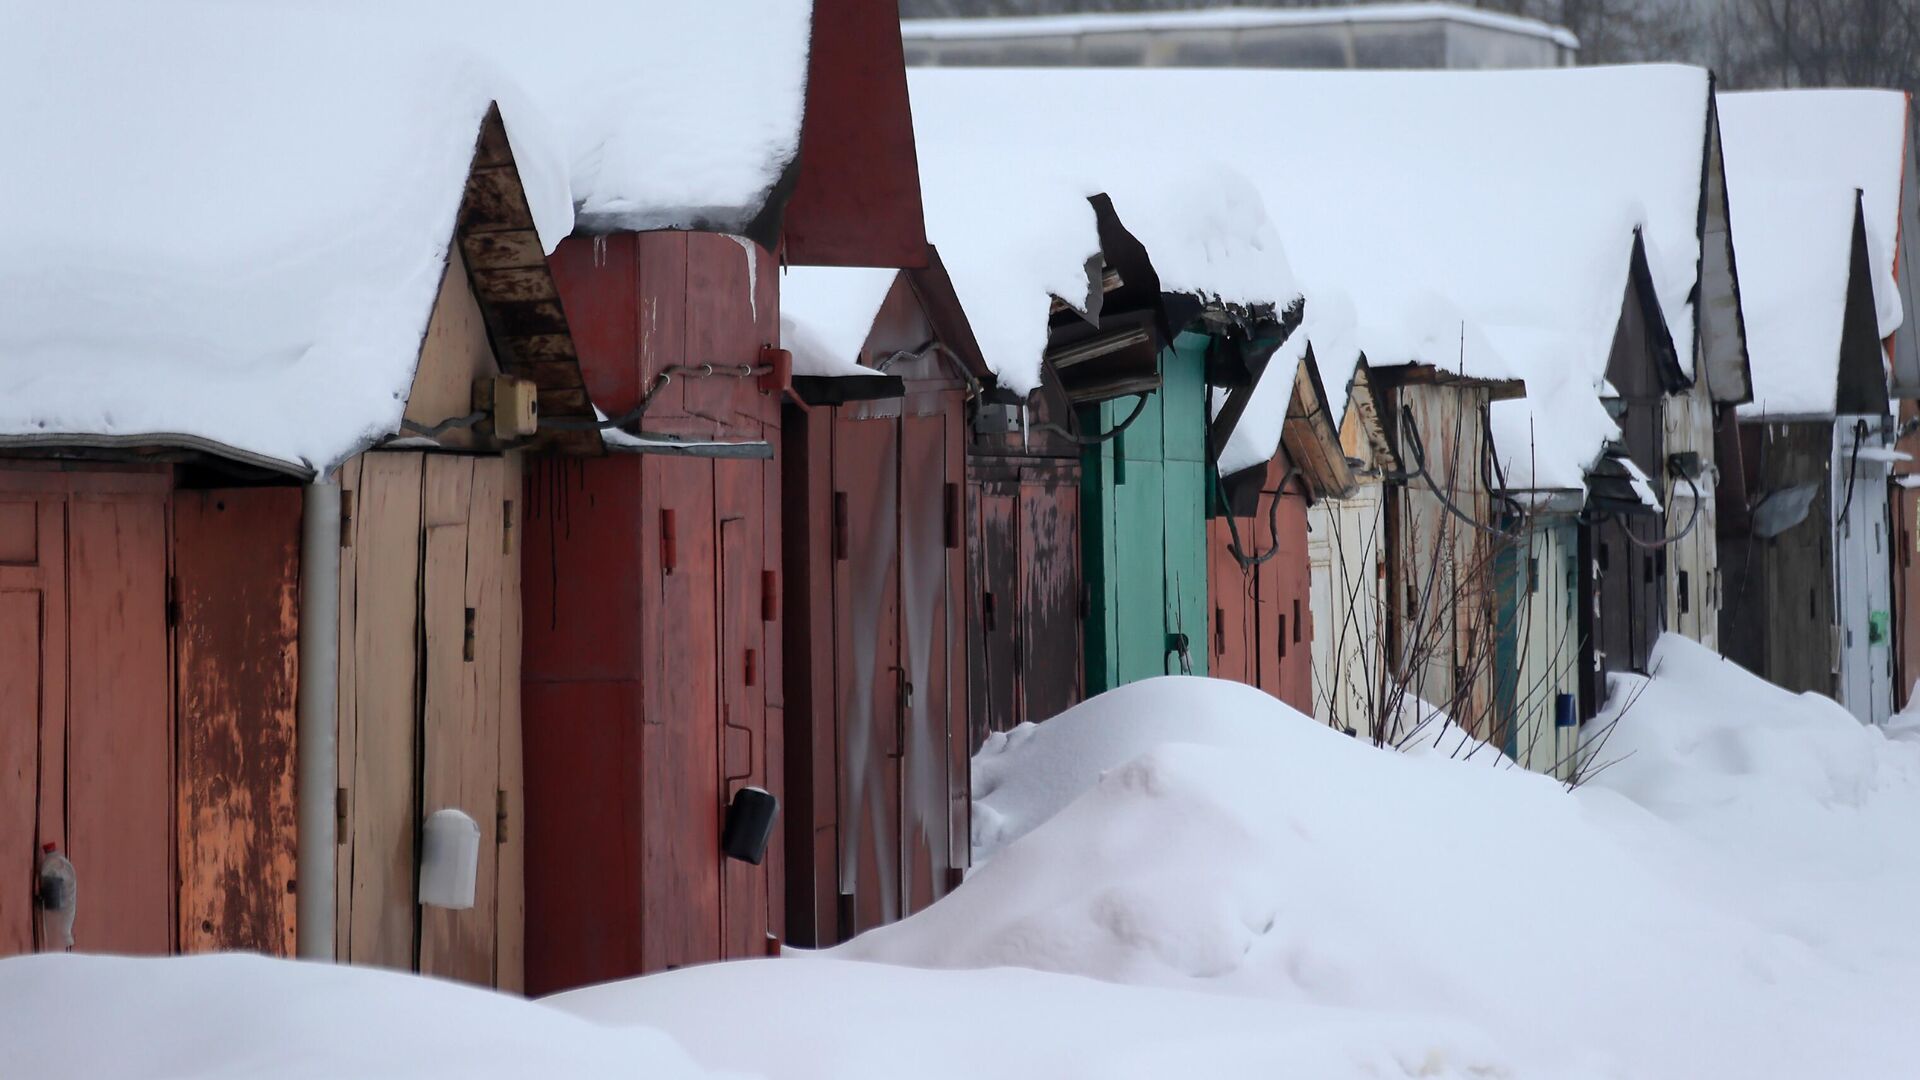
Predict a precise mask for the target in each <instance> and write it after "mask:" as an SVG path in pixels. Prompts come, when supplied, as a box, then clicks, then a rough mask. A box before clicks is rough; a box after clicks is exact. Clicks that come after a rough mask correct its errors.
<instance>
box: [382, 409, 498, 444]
mask: <svg viewBox="0 0 1920 1080" xmlns="http://www.w3.org/2000/svg"><path fill="white" fill-rule="evenodd" d="M491 415H493V414H491V413H489V412H486V411H485V410H482V411H480V412H472V413H468V414H467V415H465V416H456V417H453V418H452V419H450V420H442V421H440V422H439V423H437V424H435V425H433V426H432V427H428V426H426V425H425V424H418V423H415V422H414V421H412V420H402V421H400V427H401V429H402V430H403V431H410V432H412V433H413V434H415V435H420V436H423V437H425V438H429V439H437V438H439V437H440V436H442V435H444V434H446V433H447V432H449V431H451V430H453V429H454V428H470V427H472V426H474V425H475V424H478V423H479V422H480V421H482V420H485V419H486V418H487V417H489V416H491Z"/></svg>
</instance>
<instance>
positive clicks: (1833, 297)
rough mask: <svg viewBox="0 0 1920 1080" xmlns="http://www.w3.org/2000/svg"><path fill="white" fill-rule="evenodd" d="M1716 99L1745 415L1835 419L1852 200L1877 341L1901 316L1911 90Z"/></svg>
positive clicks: (1780, 93) (1801, 92)
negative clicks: (1735, 273) (1746, 378)
mask: <svg viewBox="0 0 1920 1080" xmlns="http://www.w3.org/2000/svg"><path fill="white" fill-rule="evenodd" d="M1719 103H1720V123H1721V131H1722V141H1723V144H1724V146H1725V153H1726V162H1727V196H1728V199H1729V201H1730V203H1731V205H1732V212H1733V243H1734V251H1735V254H1736V256H1737V258H1738V260H1739V264H1740V288H1741V294H1742V297H1743V298H1744V300H1745V308H1746V312H1747V339H1748V349H1749V351H1750V353H1751V355H1752V358H1753V400H1752V401H1751V402H1748V403H1747V404H1744V405H1742V406H1740V413H1741V415H1743V416H1760V415H1767V416H1831V415H1833V411H1834V402H1835V392H1836V388H1837V384H1838V369H1839V365H1840V354H1841V347H1840V346H1841V329H1842V322H1843V317H1844V315H1845V312H1846V305H1847V289H1848V281H1849V268H1850V266H1851V252H1852V241H1853V226H1854V214H1855V205H1856V201H1857V203H1858V206H1859V209H1860V212H1861V215H1862V217H1863V219H1864V221H1865V225H1866V237H1867V261H1868V265H1869V270H1870V276H1871V278H1872V286H1873V298H1874V303H1875V316H1876V321H1877V322H1878V324H1879V332H1880V337H1881V338H1883V339H1884V338H1887V337H1890V336H1892V335H1893V333H1894V331H1896V330H1898V329H1899V328H1900V325H1901V321H1902V315H1903V312H1902V306H1901V302H1900V295H1899V290H1898V288H1897V285H1896V282H1895V280H1894V269H1895V265H1896V251H1897V248H1898V245H1899V242H1900V229H1901V206H1900V201H1901V197H1900V192H1901V182H1902V167H1903V164H1904V162H1905V161H1906V158H1907V141H1906V140H1907V97H1906V95H1905V94H1903V93H1901V92H1899V91H1894V90H1782V91H1763V92H1755V93H1739V94H1722V95H1720V98H1719ZM1909 212H1911V211H1909Z"/></svg>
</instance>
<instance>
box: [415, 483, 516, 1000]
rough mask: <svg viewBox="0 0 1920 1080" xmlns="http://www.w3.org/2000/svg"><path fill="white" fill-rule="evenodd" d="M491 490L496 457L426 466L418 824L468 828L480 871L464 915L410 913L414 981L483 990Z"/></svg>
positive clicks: (490, 888)
mask: <svg viewBox="0 0 1920 1080" xmlns="http://www.w3.org/2000/svg"><path fill="white" fill-rule="evenodd" d="M501 480H502V477H501V476H500V469H499V467H498V461H497V459H475V458H469V457H455V456H452V455H446V454H434V455H430V456H429V457H428V458H427V459H426V463H425V488H424V496H423V497H424V499H425V507H426V509H425V521H424V525H425V537H424V540H423V548H422V569H421V573H422V589H421V611H420V620H421V626H422V631H423V635H422V643H423V650H424V651H423V653H422V656H421V662H422V664H423V665H424V669H425V682H424V684H423V685H424V693H425V697H424V700H423V703H422V714H421V725H422V728H421V751H422V758H421V793H420V807H419V814H420V818H421V820H422V821H424V820H425V819H426V817H427V815H429V814H432V813H435V812H437V811H439V810H442V809H453V810H459V811H461V812H463V813H465V814H466V815H467V816H468V817H470V818H472V819H473V820H474V822H475V823H476V824H477V825H479V827H480V865H479V869H478V872H477V874H476V881H475V885H474V896H473V906H472V907H471V908H467V909H450V908H442V907H433V906H423V907H422V908H421V909H420V971H421V973H422V974H426V975H435V976H439V977H442V978H449V979H457V980H460V981H462V982H470V983H477V984H480V985H485V986H491V985H492V984H493V943H494V910H493V901H494V885H495V881H496V879H495V873H494V869H495V865H496V861H497V853H496V852H495V850H494V827H495V820H496V819H495V809H496V805H497V804H496V798H497V792H498V777H499V745H500V736H499V698H498V694H497V692H494V691H491V690H488V689H486V686H487V684H488V683H493V684H495V685H497V682H498V679H499V664H500V622H499V618H500V615H499V606H500V602H499V587H500V572H499V559H500V553H499V552H500V543H501V539H500V527H499V526H500V484H501ZM470 612H471V615H469V613H470ZM469 620H471V623H470V622H469Z"/></svg>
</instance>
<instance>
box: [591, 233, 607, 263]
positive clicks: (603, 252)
mask: <svg viewBox="0 0 1920 1080" xmlns="http://www.w3.org/2000/svg"><path fill="white" fill-rule="evenodd" d="M593 265H594V267H595V268H596V269H598V268H599V267H602V266H605V265H607V237H606V234H605V233H602V234H600V235H598V236H595V237H594V238H593Z"/></svg>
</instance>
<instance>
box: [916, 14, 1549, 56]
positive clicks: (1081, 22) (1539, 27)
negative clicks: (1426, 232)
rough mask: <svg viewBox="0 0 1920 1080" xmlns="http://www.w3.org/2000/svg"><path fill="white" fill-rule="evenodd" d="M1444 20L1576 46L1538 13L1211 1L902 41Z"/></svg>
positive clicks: (1009, 20)
mask: <svg viewBox="0 0 1920 1080" xmlns="http://www.w3.org/2000/svg"><path fill="white" fill-rule="evenodd" d="M1415 22H1449V23H1458V24H1461V25H1463V26H1477V27H1481V28H1483V29H1488V30H1500V31H1503V32H1505V33H1509V34H1519V35H1521V36H1523V37H1534V38H1540V39H1542V40H1544V41H1551V42H1553V43H1554V44H1555V45H1558V46H1560V47H1561V48H1564V49H1577V48H1579V47H1580V39H1579V38H1578V37H1577V36H1575V35H1574V33H1573V31H1571V30H1568V29H1566V28H1565V27H1561V26H1554V25H1553V24H1551V23H1546V22H1541V21H1540V20H1538V19H1528V18H1524V17H1521V16H1517V15H1507V14H1505V13H1502V12H1497V11H1485V10H1482V9H1480V8H1471V7H1464V6H1462V5H1460V4H1441V3H1412V4H1362V5H1348V6H1337V5H1336V6H1326V7H1306V8H1259V7H1245V8H1240V7H1233V8H1213V9H1207V10H1200V11H1140V12H1131V11H1130V12H1080V13H1075V14H1071V15H1016V16H1009V17H1005V18H988V19H980V18H959V19H906V20H903V21H902V22H901V23H900V34H901V37H903V38H904V39H906V40H907V41H955V40H971V39H980V38H1022V37H1063V36H1073V35H1079V34H1101V33H1106V34H1128V33H1141V32H1152V31H1170V30H1258V29H1265V28H1268V27H1279V26H1287V27H1293V26H1302V27H1308V26H1332V25H1338V24H1371V25H1381V24H1391V23H1415Z"/></svg>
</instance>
